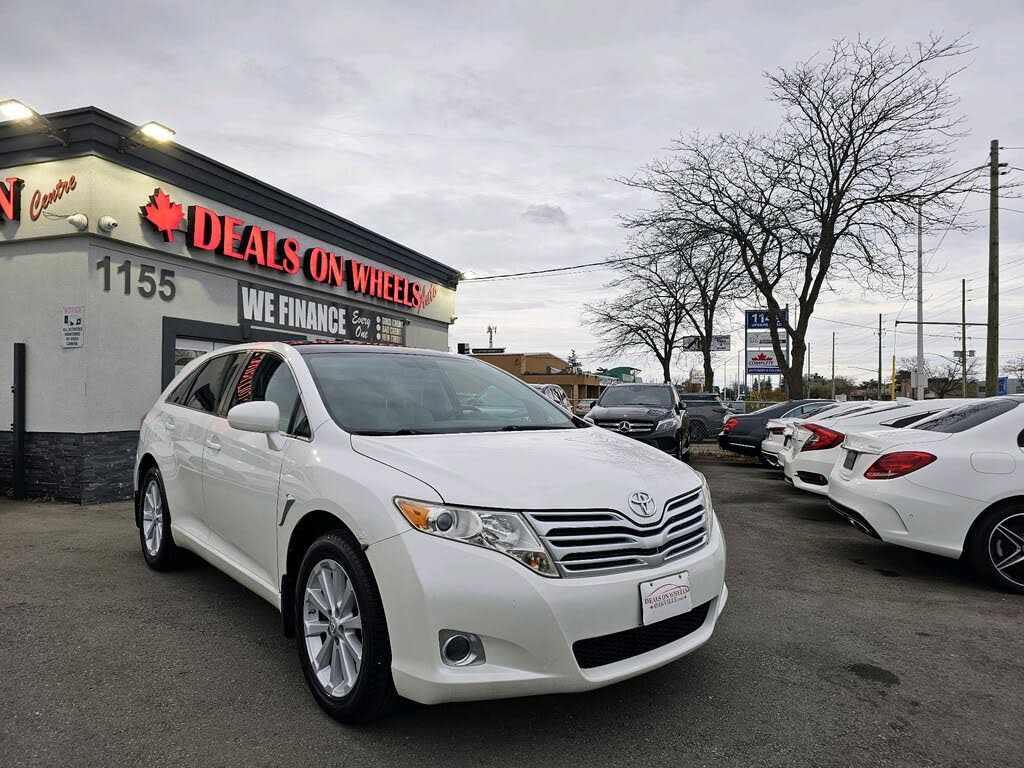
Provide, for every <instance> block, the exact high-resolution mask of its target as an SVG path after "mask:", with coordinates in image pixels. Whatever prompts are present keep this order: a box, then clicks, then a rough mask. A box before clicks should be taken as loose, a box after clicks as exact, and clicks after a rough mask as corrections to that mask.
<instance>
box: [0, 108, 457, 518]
mask: <svg viewBox="0 0 1024 768" xmlns="http://www.w3.org/2000/svg"><path fill="white" fill-rule="evenodd" d="M46 120H48V124H49V130H48V132H46V131H43V130H41V126H42V127H45V126H46V123H40V122H38V121H36V122H35V123H33V122H32V121H28V122H27V123H21V122H18V123H14V122H9V123H5V124H3V125H0V285H2V286H3V289H2V290H3V301H0V328H2V329H3V334H2V336H0V343H2V346H0V382H3V386H0V414H3V418H0V425H3V426H4V427H7V425H8V424H9V423H11V422H12V421H13V422H14V427H15V428H14V429H13V430H11V429H9V428H8V429H6V430H5V431H0V488H10V487H11V486H13V485H15V484H16V483H19V482H20V480H19V478H22V477H23V478H24V486H25V487H24V490H25V491H26V492H27V493H28V494H29V495H36V496H50V497H54V498H59V499H68V500H75V501H99V500H107V499H117V498H125V497H127V496H129V495H130V493H131V484H132V478H131V466H132V461H133V459H134V452H135V444H136V440H137V434H138V433H137V430H138V428H139V423H140V420H141V418H142V416H143V415H144V414H145V413H146V411H147V410H148V409H149V408H150V407H151V406H152V404H153V402H154V400H155V399H156V397H157V395H158V394H159V393H160V391H161V390H162V389H163V387H164V386H165V385H166V384H167V383H168V382H169V381H170V380H171V378H172V377H173V376H174V374H175V372H176V371H177V370H180V367H181V366H182V365H183V364H185V363H187V362H188V360H190V359H192V358H193V357H196V356H198V355H201V354H203V353H204V352H207V351H209V350H211V349H215V348H217V347H219V346H224V345H227V344H233V343H238V342H241V341H246V340H259V339H283V340H287V339H296V338H315V339H346V340H352V341H361V342H367V343H387V344H404V345H408V346H418V347H427V348H431V349H441V350H445V349H447V348H448V328H449V326H450V324H451V322H452V320H453V319H454V314H455V312H454V302H455V288H456V284H457V281H458V274H459V272H458V271H457V270H455V269H452V268H451V267H448V266H445V265H444V264H441V263H439V262H437V261H434V260H433V259H430V258H427V257H426V256H424V255H422V254H420V253H417V252H416V251H413V250H411V249H409V248H406V247H405V246H402V245H399V244H398V243H396V242H394V241H392V240H389V239H387V238H385V237H383V236H381V235H378V234H376V233H374V232H371V231H369V230H367V229H365V228H363V227H360V226H359V225H357V224H354V223H352V222H351V221H348V220H346V219H344V218H342V217H340V216H338V215H336V214H333V213H330V212H329V211H326V210H324V209H322V208H318V207H316V206H314V205H311V204H309V203H307V202H304V201H302V200H300V199H298V198H296V197H294V196H292V195H289V194H287V193H285V192H282V191H281V190H279V189H276V188H274V187H272V186H270V185H268V184H265V183H263V182H261V181H258V180H256V179H254V178H252V177H250V176H246V175H245V174H243V173H240V172H239V171H236V170H234V169H232V168H229V167H227V166H225V165H222V164H220V163H218V162H216V161H214V160H211V159H210V158H207V157H204V156H202V155H200V154H198V153H196V152H193V151H191V150H188V149H186V148H184V147H182V146H180V145H177V144H175V143H173V142H172V143H167V144H161V145H159V146H150V145H149V144H147V143H145V142H144V141H143V137H142V136H140V135H138V134H135V135H134V136H133V133H134V132H135V130H136V126H134V125H133V124H131V123H129V122H126V121H125V120H122V119H120V118H117V117H114V116H113V115H110V114H107V113H105V112H102V111H100V110H98V109H95V108H92V107H89V108H84V109H76V110H71V111H68V112H61V113H56V114H51V115H47V116H46ZM282 175H287V169H285V170H284V171H283V173H282ZM20 345H24V346H23V347H22V346H20ZM16 350H23V351H24V382H25V383H24V387H23V388H21V389H20V390H19V392H17V393H12V392H11V388H10V387H9V386H8V382H11V381H12V380H13V378H14V376H15V367H16V364H15V361H16V359H17V360H19V361H20V355H21V352H20V351H16ZM17 367H18V368H19V370H20V369H21V365H20V362H19V364H18V366H17ZM21 398H23V402H24V405H23V409H24V410H23V415H22V414H21V412H20V410H19V409H20V408H21V407H22V406H21V405H20V403H21ZM11 414H13V417H12V418H8V415H11ZM16 470H17V471H16Z"/></svg>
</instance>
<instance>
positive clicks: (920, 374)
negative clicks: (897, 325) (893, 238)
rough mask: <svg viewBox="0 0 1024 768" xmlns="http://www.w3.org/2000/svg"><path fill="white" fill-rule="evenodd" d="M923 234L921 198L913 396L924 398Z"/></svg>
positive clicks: (919, 398) (919, 205)
mask: <svg viewBox="0 0 1024 768" xmlns="http://www.w3.org/2000/svg"><path fill="white" fill-rule="evenodd" d="M923 238H924V235H923V234H922V231H921V200H920V199H919V200H918V201H917V387H916V388H915V389H916V392H915V397H916V399H918V400H924V388H925V385H926V384H927V383H928V382H926V381H925V373H924V245H923V243H924V239H923Z"/></svg>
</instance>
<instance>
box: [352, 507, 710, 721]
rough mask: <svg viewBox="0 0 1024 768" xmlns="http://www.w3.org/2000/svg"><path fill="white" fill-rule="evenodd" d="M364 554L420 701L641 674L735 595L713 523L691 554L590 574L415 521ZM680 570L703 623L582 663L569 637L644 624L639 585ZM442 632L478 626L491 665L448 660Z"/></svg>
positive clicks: (582, 686)
mask: <svg viewBox="0 0 1024 768" xmlns="http://www.w3.org/2000/svg"><path fill="white" fill-rule="evenodd" d="M367 556H368V557H369V559H370V563H371V565H372V567H373V571H374V574H375V576H376V579H377V582H378V586H379V588H380V593H381V597H382V599H383V602H384V609H385V613H386V616H387V621H388V632H389V635H390V638H391V655H392V673H393V676H394V681H395V688H396V689H397V691H398V693H399V694H400V695H402V696H404V697H406V698H409V699H412V700H414V701H418V702H420V703H423V704H436V703H441V702H449V701H471V700H479V699H493V698H507V697H513V696H530V695H534V694H544V693H565V692H574V691H585V690H590V689H592V688H599V687H601V686H604V685H609V684H611V683H615V682H618V681H620V680H625V679H627V678H630V677H634V676H636V675H640V674H643V673H645V672H648V671H650V670H653V669H657V668H658V667H661V666H663V665H665V664H668V663H669V662H672V661H674V660H676V659H678V658H680V657H681V656H685V655H686V654H688V653H690V652H691V651H693V650H695V649H696V648H698V647H700V646H701V645H703V644H704V643H705V642H707V641H708V639H709V638H710V637H711V633H712V631H713V630H714V628H715V622H716V621H717V619H718V616H719V615H720V614H721V612H722V609H723V608H724V607H725V603H726V600H727V598H728V589H727V588H726V585H725V542H724V540H723V539H722V535H721V531H720V529H719V526H718V525H717V524H716V525H715V528H714V531H713V532H712V536H711V540H710V541H709V542H708V544H707V546H705V547H703V548H702V549H701V550H699V551H698V552H695V553H693V554H691V555H689V556H687V557H685V558H681V559H679V560H675V561H672V562H671V563H668V564H665V565H662V566H660V567H658V568H656V569H650V570H636V571H630V572H628V573H620V574H614V575H608V576H594V577H587V578H547V577H544V576H540V575H538V574H536V573H534V572H532V571H530V570H529V569H527V568H526V567H525V566H523V565H521V564H519V563H518V562H516V561H514V560H513V559H512V558H510V557H507V556H505V555H502V554H500V553H497V552H494V551H491V550H487V549H483V548H480V547H474V546H470V545H467V544H462V543H458V542H452V541H448V540H445V539H442V538H439V537H435V536H429V535H426V534H423V533H420V532H418V531H414V530H410V531H408V532H406V533H402V534H399V535H397V536H392V537H390V538H388V539H385V540H383V541H381V542H378V543H376V544H373V545H372V546H370V547H369V549H368V550H367ZM683 571H686V572H688V573H689V577H690V589H691V593H690V594H691V600H692V605H693V608H694V610H696V609H698V608H699V607H700V606H704V605H706V606H707V616H706V618H705V619H704V620H703V622H702V623H700V625H699V626H697V627H696V628H695V629H692V630H691V631H689V632H688V633H687V634H684V635H682V636H680V637H679V638H678V639H675V640H673V641H671V642H668V643H667V644H665V645H662V646H661V647H658V648H656V649H654V650H650V651H647V652H643V653H640V654H639V655H636V656H632V657H630V658H625V659H623V660H621V661H615V662H612V663H609V664H605V665H603V666H596V667H591V668H581V666H580V664H579V663H578V662H577V657H576V655H575V652H574V648H573V644H574V643H576V642H577V641H581V640H587V639H591V638H601V637H604V636H606V635H614V634H617V633H621V632H625V631H627V630H636V629H637V628H638V627H641V625H642V622H641V615H640V613H641V608H640V587H639V585H640V584H641V583H642V582H646V581H650V580H652V579H657V578H660V577H663V576H669V575H672V574H677V573H682V572H683ZM665 621H671V619H667V620H665ZM661 623H663V622H658V623H656V624H652V625H650V627H658V625H659V624H661ZM650 627H648V628H647V629H650ZM445 629H448V630H456V631H462V632H472V633H474V634H476V635H478V636H479V637H480V638H481V639H482V642H483V646H484V654H485V657H486V661H485V663H483V664H478V665H471V666H465V667H452V666H447V665H445V664H444V663H443V662H442V661H441V657H440V651H439V640H438V637H439V633H440V632H441V630H445Z"/></svg>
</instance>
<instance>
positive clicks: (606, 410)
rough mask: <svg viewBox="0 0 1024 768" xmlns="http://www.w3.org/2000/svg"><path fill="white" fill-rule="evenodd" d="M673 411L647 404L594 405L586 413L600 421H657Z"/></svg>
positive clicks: (669, 408)
mask: <svg viewBox="0 0 1024 768" xmlns="http://www.w3.org/2000/svg"><path fill="white" fill-rule="evenodd" d="M673 413H675V409H674V408H671V407H668V408H666V407H664V406H655V407H652V406H649V405H613V406H610V407H606V406H603V405H595V406H594V407H593V408H591V409H590V412H589V413H587V416H589V417H590V418H592V419H595V420H596V419H600V420H601V421H657V420H658V419H663V418H665V417H666V416H671V415H672V414H673Z"/></svg>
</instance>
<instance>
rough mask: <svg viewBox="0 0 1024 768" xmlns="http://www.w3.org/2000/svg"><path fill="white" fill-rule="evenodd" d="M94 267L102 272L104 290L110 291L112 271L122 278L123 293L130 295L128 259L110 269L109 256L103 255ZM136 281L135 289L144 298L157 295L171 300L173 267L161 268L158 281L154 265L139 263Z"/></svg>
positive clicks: (130, 282)
mask: <svg viewBox="0 0 1024 768" xmlns="http://www.w3.org/2000/svg"><path fill="white" fill-rule="evenodd" d="M96 269H98V270H101V271H102V272H103V290H104V291H107V292H109V291H110V283H111V272H114V273H116V274H117V275H120V276H123V278H124V295H125V296H131V294H132V262H131V260H130V259H126V260H125V261H122V262H121V264H120V266H118V267H117V268H116V269H111V263H110V257H109V256H104V257H103V258H102V259H100V260H99V261H97V262H96ZM136 281H137V284H136V286H135V290H136V291H137V292H138V294H139V296H141V297H142V298H144V299H152V298H153V297H154V296H159V297H160V298H161V299H162V300H163V301H171V300H172V299H173V298H174V294H175V290H176V289H175V287H174V270H173V269H161V270H160V273H159V281H158V280H157V270H156V267H154V266H153V265H152V264H140V265H139V269H138V273H137V277H136Z"/></svg>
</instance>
